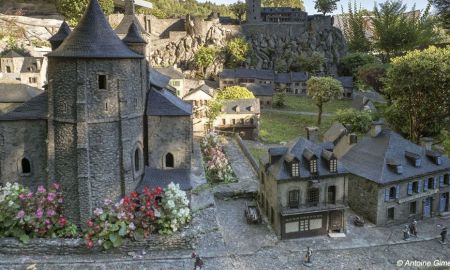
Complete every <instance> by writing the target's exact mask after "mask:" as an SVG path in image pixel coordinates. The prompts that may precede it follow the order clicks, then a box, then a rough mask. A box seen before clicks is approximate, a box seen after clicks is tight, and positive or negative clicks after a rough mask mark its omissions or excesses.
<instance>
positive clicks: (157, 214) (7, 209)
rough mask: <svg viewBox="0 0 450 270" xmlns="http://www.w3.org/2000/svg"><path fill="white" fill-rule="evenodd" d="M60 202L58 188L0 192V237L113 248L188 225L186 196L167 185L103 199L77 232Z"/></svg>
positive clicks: (13, 188)
mask: <svg viewBox="0 0 450 270" xmlns="http://www.w3.org/2000/svg"><path fill="white" fill-rule="evenodd" d="M62 202H63V198H62V195H61V193H60V192H59V185H58V184H53V185H52V187H51V188H49V190H48V191H47V190H46V189H45V188H44V187H42V186H40V187H38V189H37V192H36V193H32V192H30V191H29V190H28V189H26V188H24V187H23V186H21V185H19V184H17V183H16V184H10V183H8V184H7V185H6V186H5V187H3V188H0V211H1V213H0V237H15V238H17V239H19V240H20V241H22V242H24V243H27V242H29V240H30V238H77V237H80V236H82V237H83V239H84V241H85V244H86V246H87V247H88V248H92V247H94V246H95V245H98V246H102V247H103V248H104V249H110V248H112V247H118V246H120V245H121V244H122V242H123V241H124V240H125V239H127V238H128V239H132V240H143V239H146V238H148V237H149V236H150V234H152V233H153V232H156V231H158V232H159V233H160V234H171V233H173V232H175V231H177V230H178V229H179V228H180V227H181V226H183V225H184V224H186V223H187V222H189V221H190V210H189V207H188V200H187V196H186V193H185V192H184V191H182V190H180V187H179V186H178V185H175V184H173V183H171V184H170V185H169V186H168V187H167V188H165V189H164V190H163V189H161V188H159V187H158V188H155V189H152V190H150V189H149V188H147V187H145V188H144V190H143V193H142V194H139V193H137V192H132V193H130V194H129V195H128V196H125V197H124V198H122V199H121V200H120V201H119V202H117V203H113V202H112V201H111V200H105V202H104V205H103V206H102V207H101V208H96V209H95V210H94V215H93V216H92V218H91V219H89V220H88V221H87V223H86V228H84V229H83V230H79V228H78V227H77V226H75V225H74V224H71V223H70V222H69V221H68V220H67V218H66V217H64V215H63V214H62Z"/></svg>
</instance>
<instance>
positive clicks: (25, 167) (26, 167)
mask: <svg viewBox="0 0 450 270" xmlns="http://www.w3.org/2000/svg"><path fill="white" fill-rule="evenodd" d="M21 165H22V174H30V173H31V163H30V161H29V160H28V159H27V158H23V159H22V161H21Z"/></svg>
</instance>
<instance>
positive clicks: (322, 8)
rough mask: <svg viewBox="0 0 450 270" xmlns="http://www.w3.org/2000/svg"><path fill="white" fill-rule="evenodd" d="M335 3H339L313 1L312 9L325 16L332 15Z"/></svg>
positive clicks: (335, 1) (331, 0)
mask: <svg viewBox="0 0 450 270" xmlns="http://www.w3.org/2000/svg"><path fill="white" fill-rule="evenodd" d="M337 2H339V0H316V1H314V3H315V5H314V8H315V9H316V10H317V11H319V12H322V14H323V15H325V14H327V13H332V12H333V11H335V10H336V9H337Z"/></svg>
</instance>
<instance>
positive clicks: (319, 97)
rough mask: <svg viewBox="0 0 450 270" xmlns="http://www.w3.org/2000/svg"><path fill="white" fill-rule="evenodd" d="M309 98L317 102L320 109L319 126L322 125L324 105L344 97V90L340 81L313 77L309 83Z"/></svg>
mask: <svg viewBox="0 0 450 270" xmlns="http://www.w3.org/2000/svg"><path fill="white" fill-rule="evenodd" d="M306 84H307V88H308V96H310V97H311V98H312V100H313V101H314V102H315V104H316V106H317V108H318V109H319V114H318V116H317V125H319V126H320V124H321V123H322V112H323V104H325V103H327V102H329V101H330V100H332V99H335V98H338V97H340V96H342V93H344V89H343V88H342V84H341V82H340V81H338V80H336V79H334V78H333V77H311V79H309V80H308V81H307V82H306Z"/></svg>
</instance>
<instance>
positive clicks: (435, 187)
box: [433, 176, 438, 189]
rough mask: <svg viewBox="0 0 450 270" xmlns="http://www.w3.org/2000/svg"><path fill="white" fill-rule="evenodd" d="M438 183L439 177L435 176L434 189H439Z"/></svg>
mask: <svg viewBox="0 0 450 270" xmlns="http://www.w3.org/2000/svg"><path fill="white" fill-rule="evenodd" d="M437 181H438V177H437V176H435V177H434V179H433V189H437V187H438V186H437Z"/></svg>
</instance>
